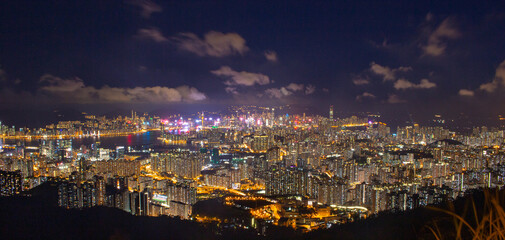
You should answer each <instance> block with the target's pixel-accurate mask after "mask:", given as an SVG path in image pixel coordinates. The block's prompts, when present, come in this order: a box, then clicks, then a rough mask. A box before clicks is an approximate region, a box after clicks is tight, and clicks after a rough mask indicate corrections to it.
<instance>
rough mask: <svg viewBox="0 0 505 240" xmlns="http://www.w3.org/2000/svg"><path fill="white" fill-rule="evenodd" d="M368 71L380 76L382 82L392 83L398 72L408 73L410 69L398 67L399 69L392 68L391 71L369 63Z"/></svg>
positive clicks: (388, 68)
mask: <svg viewBox="0 0 505 240" xmlns="http://www.w3.org/2000/svg"><path fill="white" fill-rule="evenodd" d="M370 70H371V71H372V72H373V73H375V74H377V75H381V76H382V77H383V79H384V81H394V80H395V79H396V75H397V73H399V72H408V71H411V70H412V68H411V67H399V68H393V69H391V68H390V67H386V66H381V65H379V64H377V63H375V62H371V63H370Z"/></svg>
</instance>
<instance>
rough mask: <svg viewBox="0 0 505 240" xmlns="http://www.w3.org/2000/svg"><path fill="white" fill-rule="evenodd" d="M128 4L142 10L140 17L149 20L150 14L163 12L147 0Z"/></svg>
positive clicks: (132, 1) (138, 0) (137, 0)
mask: <svg viewBox="0 0 505 240" xmlns="http://www.w3.org/2000/svg"><path fill="white" fill-rule="evenodd" d="M128 3H129V4H131V5H135V6H137V7H140V8H141V9H142V10H141V12H140V15H141V16H142V17H144V18H150V17H151V14H153V13H155V12H162V11H163V8H161V6H160V5H158V4H156V3H154V2H152V1H149V0H130V1H128Z"/></svg>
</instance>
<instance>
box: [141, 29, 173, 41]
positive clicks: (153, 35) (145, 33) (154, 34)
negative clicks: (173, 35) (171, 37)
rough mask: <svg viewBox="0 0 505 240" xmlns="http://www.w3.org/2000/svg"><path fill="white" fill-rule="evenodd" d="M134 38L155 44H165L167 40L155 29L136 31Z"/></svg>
mask: <svg viewBox="0 0 505 240" xmlns="http://www.w3.org/2000/svg"><path fill="white" fill-rule="evenodd" d="M136 37H138V38H140V39H147V40H152V41H155V42H166V41H168V39H167V38H166V37H165V36H163V33H161V31H160V30H159V29H157V28H155V27H150V28H141V29H139V30H138V31H137V35H136Z"/></svg>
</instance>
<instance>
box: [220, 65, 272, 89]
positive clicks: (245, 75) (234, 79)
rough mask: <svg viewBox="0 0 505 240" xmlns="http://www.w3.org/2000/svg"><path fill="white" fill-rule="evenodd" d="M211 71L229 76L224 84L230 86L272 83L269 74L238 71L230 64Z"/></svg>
mask: <svg viewBox="0 0 505 240" xmlns="http://www.w3.org/2000/svg"><path fill="white" fill-rule="evenodd" d="M211 73H213V74H214V75H217V76H222V77H225V78H227V79H228V80H227V81H225V82H224V84H226V85H228V86H234V85H242V86H253V85H255V84H258V85H266V84H269V83H270V78H269V77H268V76H267V75H264V74H261V73H250V72H245V71H242V72H237V71H234V70H233V69H231V68H230V67H228V66H222V67H221V68H219V69H217V70H214V71H211Z"/></svg>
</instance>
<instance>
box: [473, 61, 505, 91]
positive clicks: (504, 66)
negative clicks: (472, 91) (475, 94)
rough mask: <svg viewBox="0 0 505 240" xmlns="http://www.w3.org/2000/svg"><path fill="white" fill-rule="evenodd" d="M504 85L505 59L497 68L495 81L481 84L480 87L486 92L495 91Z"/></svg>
mask: <svg viewBox="0 0 505 240" xmlns="http://www.w3.org/2000/svg"><path fill="white" fill-rule="evenodd" d="M503 86H505V61H503V62H501V63H500V65H499V66H498V68H496V73H495V76H494V79H493V81H491V82H489V83H484V84H482V85H480V87H479V89H480V90H484V91H486V92H494V91H495V90H496V89H497V88H499V87H503Z"/></svg>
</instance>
